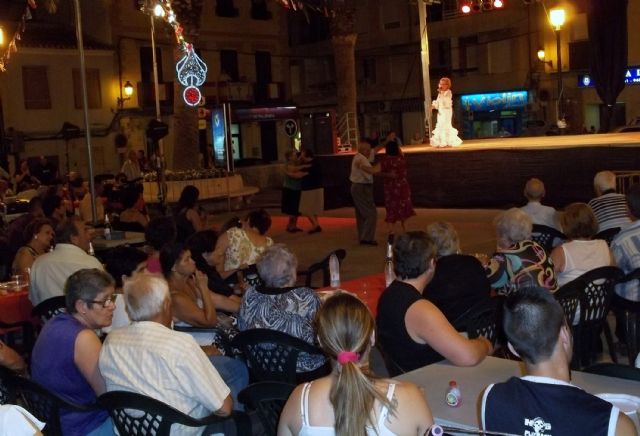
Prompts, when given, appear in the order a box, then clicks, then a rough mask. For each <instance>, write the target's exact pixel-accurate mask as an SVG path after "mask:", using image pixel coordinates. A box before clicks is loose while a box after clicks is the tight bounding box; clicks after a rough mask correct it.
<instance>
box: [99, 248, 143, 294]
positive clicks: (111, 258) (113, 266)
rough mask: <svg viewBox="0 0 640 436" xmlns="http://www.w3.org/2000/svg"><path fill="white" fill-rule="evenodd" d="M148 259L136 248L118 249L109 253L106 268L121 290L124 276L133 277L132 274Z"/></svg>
mask: <svg viewBox="0 0 640 436" xmlns="http://www.w3.org/2000/svg"><path fill="white" fill-rule="evenodd" d="M147 257H148V256H147V255H146V254H145V253H143V252H142V251H140V250H138V249H137V248H135V247H124V246H122V247H116V248H114V249H112V250H110V251H109V252H108V253H107V256H106V259H105V260H106V262H105V268H106V270H107V272H109V274H111V276H112V277H113V279H114V281H115V283H116V287H118V288H121V287H122V276H127V277H129V276H131V273H132V272H133V271H135V269H136V268H137V267H138V265H140V264H141V263H142V262H144V261H145V260H147Z"/></svg>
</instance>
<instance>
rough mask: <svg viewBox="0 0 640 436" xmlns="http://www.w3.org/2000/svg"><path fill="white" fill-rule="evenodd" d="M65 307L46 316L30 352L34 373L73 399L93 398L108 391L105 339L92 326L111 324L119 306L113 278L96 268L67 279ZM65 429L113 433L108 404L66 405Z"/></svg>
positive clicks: (47, 385) (72, 432) (79, 433)
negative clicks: (101, 361) (86, 408)
mask: <svg viewBox="0 0 640 436" xmlns="http://www.w3.org/2000/svg"><path fill="white" fill-rule="evenodd" d="M64 291H65V292H64V293H65V298H66V308H67V312H66V313H62V314H60V315H57V316H56V317H54V318H52V319H51V320H49V322H47V323H46V324H45V326H44V328H43V329H42V332H40V335H39V336H38V339H37V341H36V344H35V346H34V347H33V354H32V356H31V377H32V378H33V380H34V381H35V382H37V383H40V384H41V385H42V386H44V387H45V388H47V389H49V390H50V391H52V392H54V393H56V394H57V395H59V396H61V397H63V398H64V399H66V400H68V401H71V402H72V403H75V404H92V403H95V402H96V399H97V397H98V396H99V395H101V394H102V393H104V392H105V384H104V379H103V378H102V375H101V374H100V370H99V368H98V358H99V357H100V348H101V347H102V344H101V343H100V339H99V338H98V336H97V335H96V333H95V331H94V330H97V329H100V328H102V327H107V326H109V325H111V318H112V316H113V310H114V308H115V304H114V302H115V294H114V290H113V279H112V278H111V276H110V275H109V274H107V273H106V272H104V271H101V270H98V269H82V270H80V271H77V272H75V273H73V274H71V276H70V277H69V279H68V280H67V282H66V284H65V289H64ZM60 421H61V425H62V432H63V434H65V435H74V436H75V435H77V436H85V435H91V436H97V435H100V436H102V435H113V427H112V424H111V419H109V415H108V414H107V412H106V411H105V410H93V411H90V412H71V411H67V412H65V411H63V412H62V413H61V417H60Z"/></svg>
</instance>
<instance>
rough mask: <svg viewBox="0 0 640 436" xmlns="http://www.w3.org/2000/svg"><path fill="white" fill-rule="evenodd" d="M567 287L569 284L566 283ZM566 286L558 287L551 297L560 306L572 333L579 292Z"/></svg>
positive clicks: (575, 287) (572, 287) (578, 303)
mask: <svg viewBox="0 0 640 436" xmlns="http://www.w3.org/2000/svg"><path fill="white" fill-rule="evenodd" d="M567 285H570V283H567ZM567 285H565V286H562V287H560V289H558V290H557V291H556V293H555V294H553V296H554V297H555V299H556V300H557V301H558V303H560V305H561V306H562V309H563V310H564V316H565V318H566V319H567V324H568V325H569V326H570V327H571V330H572V331H573V320H574V319H575V317H576V312H577V311H578V306H579V305H580V291H579V289H578V287H577V286H574V285H571V286H567Z"/></svg>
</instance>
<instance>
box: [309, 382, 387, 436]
mask: <svg viewBox="0 0 640 436" xmlns="http://www.w3.org/2000/svg"><path fill="white" fill-rule="evenodd" d="M312 384H313V382H311V383H305V384H304V386H303V387H302V395H301V396H300V415H301V417H302V427H301V428H300V431H299V432H298V436H335V434H336V431H335V429H334V428H333V427H319V426H312V425H311V424H309V390H311V385H312ZM395 390H396V385H395V383H389V387H388V388H387V400H389V401H391V398H393V393H394V392H395ZM388 414H389V409H388V408H387V406H382V408H381V409H380V415H379V417H378V422H376V428H372V427H369V426H367V428H366V431H367V436H395V433H393V432H392V431H391V430H389V429H388V428H387V427H386V426H385V425H384V421H385V420H386V419H387V415H388Z"/></svg>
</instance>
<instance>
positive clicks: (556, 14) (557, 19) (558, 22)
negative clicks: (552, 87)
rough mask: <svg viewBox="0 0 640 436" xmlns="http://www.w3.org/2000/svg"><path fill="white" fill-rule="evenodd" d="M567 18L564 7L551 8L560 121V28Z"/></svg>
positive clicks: (550, 15)
mask: <svg viewBox="0 0 640 436" xmlns="http://www.w3.org/2000/svg"><path fill="white" fill-rule="evenodd" d="M565 19H566V13H565V10H564V9H562V8H556V9H551V10H550V11H549V22H550V23H551V25H552V26H553V31H554V32H555V34H556V51H557V57H558V59H557V62H558V64H557V69H558V70H557V71H558V110H557V112H558V113H557V115H558V121H560V120H561V119H562V118H563V117H562V115H561V114H562V51H561V49H560V30H561V29H562V25H563V24H564V22H565Z"/></svg>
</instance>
